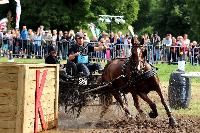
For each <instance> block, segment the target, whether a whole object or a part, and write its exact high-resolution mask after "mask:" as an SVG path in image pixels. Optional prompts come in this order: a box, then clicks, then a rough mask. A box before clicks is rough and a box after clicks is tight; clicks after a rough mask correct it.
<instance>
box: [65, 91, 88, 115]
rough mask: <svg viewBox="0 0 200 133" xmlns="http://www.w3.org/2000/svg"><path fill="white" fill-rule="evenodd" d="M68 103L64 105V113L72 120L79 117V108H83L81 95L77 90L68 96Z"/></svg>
mask: <svg viewBox="0 0 200 133" xmlns="http://www.w3.org/2000/svg"><path fill="white" fill-rule="evenodd" d="M70 95H71V96H70V99H69V102H70V103H68V104H67V103H66V106H65V112H66V113H67V114H68V115H69V116H70V117H71V118H72V119H74V118H77V117H79V115H80V113H81V108H82V107H83V102H84V101H83V95H82V94H81V93H80V91H79V90H74V91H73V92H72V93H71V94H70Z"/></svg>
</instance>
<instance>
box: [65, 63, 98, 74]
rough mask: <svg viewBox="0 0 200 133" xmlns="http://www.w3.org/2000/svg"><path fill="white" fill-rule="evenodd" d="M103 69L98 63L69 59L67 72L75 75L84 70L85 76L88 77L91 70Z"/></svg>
mask: <svg viewBox="0 0 200 133" xmlns="http://www.w3.org/2000/svg"><path fill="white" fill-rule="evenodd" d="M99 69H101V66H100V65H99V64H97V63H88V64H83V63H74V62H72V61H67V64H66V72H67V74H69V75H72V76H75V75H77V74H78V73H79V72H83V74H84V76H86V77H88V76H89V75H90V72H93V71H96V70H99Z"/></svg>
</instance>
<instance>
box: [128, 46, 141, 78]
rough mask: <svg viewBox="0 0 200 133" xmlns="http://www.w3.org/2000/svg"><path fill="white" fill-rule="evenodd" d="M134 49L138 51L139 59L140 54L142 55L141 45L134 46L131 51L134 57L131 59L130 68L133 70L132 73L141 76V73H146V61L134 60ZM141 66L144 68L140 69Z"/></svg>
mask: <svg viewBox="0 0 200 133" xmlns="http://www.w3.org/2000/svg"><path fill="white" fill-rule="evenodd" d="M135 48H136V49H135ZM138 48H139V49H140V51H138ZM133 49H135V50H137V54H138V55H137V56H138V57H139V54H140V53H142V50H141V46H140V45H134V46H132V49H131V52H132V55H131V56H130V57H129V61H130V66H131V67H130V68H131V73H133V74H137V75H138V74H141V73H143V72H144V67H145V58H144V59H137V60H135V59H134V56H135V54H133ZM139 52H140V53H139ZM142 54H143V53H142ZM142 56H143V55H142ZM140 66H142V67H140Z"/></svg>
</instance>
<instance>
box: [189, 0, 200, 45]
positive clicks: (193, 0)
mask: <svg viewBox="0 0 200 133" xmlns="http://www.w3.org/2000/svg"><path fill="white" fill-rule="evenodd" d="M187 4H188V9H189V10H190V15H191V27H192V28H191V31H192V33H193V36H192V37H191V38H192V39H195V40H198V41H199V40H200V34H199V33H200V22H199V20H200V14H199V12H200V1H199V0H187Z"/></svg>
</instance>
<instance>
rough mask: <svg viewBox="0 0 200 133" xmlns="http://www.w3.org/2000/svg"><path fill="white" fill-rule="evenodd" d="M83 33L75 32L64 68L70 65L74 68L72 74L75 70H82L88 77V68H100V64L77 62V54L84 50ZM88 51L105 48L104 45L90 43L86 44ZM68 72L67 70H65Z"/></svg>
mask: <svg viewBox="0 0 200 133" xmlns="http://www.w3.org/2000/svg"><path fill="white" fill-rule="evenodd" d="M83 38H84V34H83V33H82V32H77V33H76V34H75V41H76V42H75V44H72V45H71V47H70V49H69V52H68V57H69V58H68V61H67V65H66V70H67V67H69V66H70V67H71V68H72V69H74V72H73V73H74V74H76V72H83V74H84V76H86V77H88V76H89V75H90V70H100V71H101V70H102V68H101V66H100V65H99V64H96V63H78V56H79V55H80V53H82V52H83V51H84V49H85V48H84V40H83ZM87 48H88V53H90V52H94V51H103V50H105V49H106V47H105V46H99V47H95V46H92V45H88V46H87ZM67 73H68V72H67Z"/></svg>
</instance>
